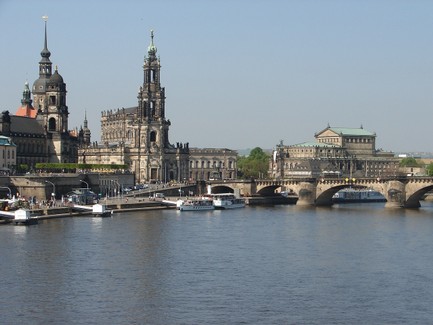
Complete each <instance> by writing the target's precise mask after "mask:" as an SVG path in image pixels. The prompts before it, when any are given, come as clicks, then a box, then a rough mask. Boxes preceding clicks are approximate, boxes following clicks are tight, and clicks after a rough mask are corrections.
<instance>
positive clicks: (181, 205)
mask: <svg viewBox="0 0 433 325" xmlns="http://www.w3.org/2000/svg"><path fill="white" fill-rule="evenodd" d="M176 208H177V209H178V210H180V211H203V210H214V209H215V207H214V206H213V204H212V200H210V199H208V198H199V199H187V200H178V201H177V203H176Z"/></svg>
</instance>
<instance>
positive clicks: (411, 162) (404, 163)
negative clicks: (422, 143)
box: [400, 157, 419, 167]
mask: <svg viewBox="0 0 433 325" xmlns="http://www.w3.org/2000/svg"><path fill="white" fill-rule="evenodd" d="M400 167H419V164H418V162H417V161H416V159H415V158H413V157H407V158H403V159H402V160H401V161H400Z"/></svg>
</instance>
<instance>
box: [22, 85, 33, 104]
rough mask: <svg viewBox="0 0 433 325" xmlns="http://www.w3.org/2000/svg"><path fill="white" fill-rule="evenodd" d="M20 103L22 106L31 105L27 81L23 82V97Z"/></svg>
mask: <svg viewBox="0 0 433 325" xmlns="http://www.w3.org/2000/svg"><path fill="white" fill-rule="evenodd" d="M21 104H22V105H23V106H25V105H30V106H31V105H32V99H31V97H30V88H29V83H28V82H27V81H26V82H25V84H24V91H23V99H21Z"/></svg>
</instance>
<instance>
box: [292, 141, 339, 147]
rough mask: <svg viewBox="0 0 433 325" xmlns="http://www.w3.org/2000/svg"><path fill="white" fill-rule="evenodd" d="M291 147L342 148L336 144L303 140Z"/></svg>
mask: <svg viewBox="0 0 433 325" xmlns="http://www.w3.org/2000/svg"><path fill="white" fill-rule="evenodd" d="M289 147H304V148H305V147H314V148H340V146H336V145H334V144H328V143H319V142H302V143H298V144H293V145H291V146H289Z"/></svg>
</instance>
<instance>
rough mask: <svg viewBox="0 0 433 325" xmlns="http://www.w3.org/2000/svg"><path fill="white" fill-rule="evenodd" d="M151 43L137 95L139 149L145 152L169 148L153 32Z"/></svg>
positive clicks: (163, 89)
mask: <svg viewBox="0 0 433 325" xmlns="http://www.w3.org/2000/svg"><path fill="white" fill-rule="evenodd" d="M150 37H151V41H150V45H149V47H148V49H147V57H145V58H144V64H143V71H144V81H143V86H141V87H140V90H139V93H138V96H137V98H138V108H137V116H138V118H139V121H140V122H141V124H143V125H144V126H145V127H144V129H143V131H144V133H145V134H144V135H143V134H142V138H144V140H145V141H144V142H141V143H140V145H139V146H140V147H141V148H145V149H146V150H147V151H152V150H153V151H155V150H162V149H163V148H167V147H168V146H169V140H168V129H169V126H170V121H167V120H166V119H165V88H164V87H161V82H160V72H161V64H160V60H159V58H157V57H156V52H157V49H156V46H155V45H154V43H153V31H151V35H150Z"/></svg>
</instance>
